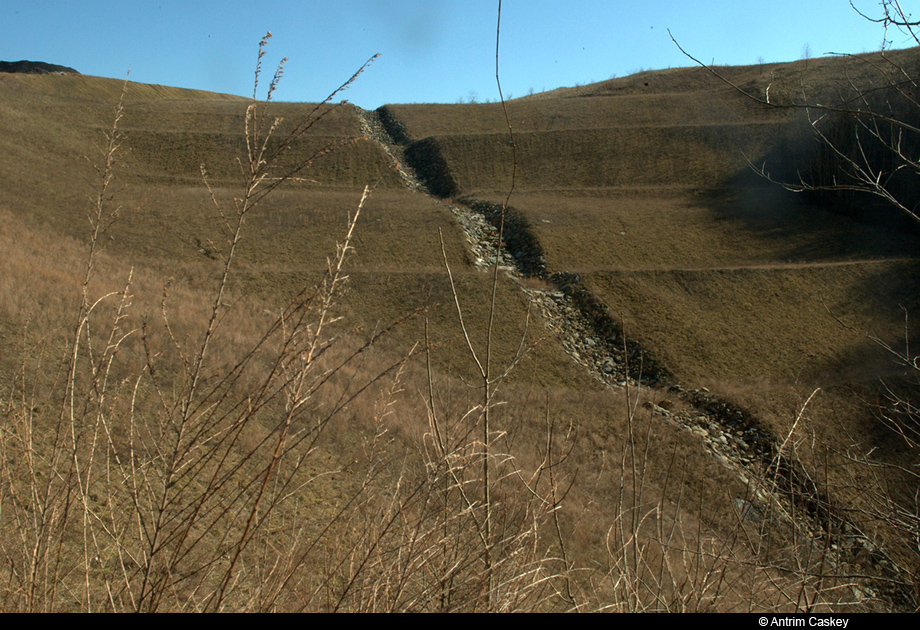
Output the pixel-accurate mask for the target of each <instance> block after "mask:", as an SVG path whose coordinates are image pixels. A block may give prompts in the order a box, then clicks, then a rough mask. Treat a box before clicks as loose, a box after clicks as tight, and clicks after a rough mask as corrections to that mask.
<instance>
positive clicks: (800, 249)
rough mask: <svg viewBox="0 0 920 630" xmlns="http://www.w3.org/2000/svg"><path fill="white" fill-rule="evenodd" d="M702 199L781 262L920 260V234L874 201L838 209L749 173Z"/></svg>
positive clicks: (703, 196)
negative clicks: (764, 245)
mask: <svg viewBox="0 0 920 630" xmlns="http://www.w3.org/2000/svg"><path fill="white" fill-rule="evenodd" d="M867 197H868V196H867ZM698 200H699V203H701V204H703V205H704V206H705V207H706V208H708V209H709V210H710V211H711V212H712V214H713V217H714V218H715V219H716V220H718V221H722V222H730V223H732V224H734V225H735V226H737V227H738V228H740V229H742V230H744V231H745V232H747V233H748V234H749V235H750V236H751V237H752V238H755V239H763V240H767V241H769V243H768V245H769V249H770V250H771V251H774V252H776V257H777V262H793V263H807V262H823V261H828V262H830V261H845V260H871V259H879V258H918V257H920V229H918V228H917V227H916V226H914V225H912V224H909V223H908V221H907V220H906V219H904V218H902V217H901V216H900V214H899V213H898V212H897V211H896V210H895V209H893V208H890V207H887V206H883V205H880V204H878V203H875V202H874V201H873V200H871V199H866V200H865V201H866V203H865V205H864V206H862V207H861V208H860V207H852V206H851V207H848V208H843V207H839V208H835V206H834V205H833V204H831V203H827V202H822V201H820V200H818V199H815V198H814V197H813V196H811V195H809V194H808V193H795V192H790V191H788V190H786V189H784V188H783V187H782V186H780V185H779V184H774V183H771V182H769V181H767V180H765V179H764V178H763V177H761V176H760V175H758V174H757V173H755V172H753V171H747V172H742V173H739V174H738V175H736V176H735V177H733V178H731V179H730V180H729V181H727V182H726V183H725V185H724V186H723V187H721V188H719V189H715V190H711V191H707V192H704V193H701V196H700V197H698Z"/></svg>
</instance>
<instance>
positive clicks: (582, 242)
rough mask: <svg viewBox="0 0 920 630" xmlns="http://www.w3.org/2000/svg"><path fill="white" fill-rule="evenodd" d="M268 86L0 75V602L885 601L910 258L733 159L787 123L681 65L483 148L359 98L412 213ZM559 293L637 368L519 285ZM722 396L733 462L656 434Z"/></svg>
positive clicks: (560, 105) (356, 128)
mask: <svg viewBox="0 0 920 630" xmlns="http://www.w3.org/2000/svg"><path fill="white" fill-rule="evenodd" d="M264 44H265V42H264V41H263V45H264ZM260 52H261V48H260ZM908 54H913V55H916V51H910V52H909V53H908ZM260 61H261V54H260ZM823 61H824V60H817V61H816V60H812V61H811V62H810V63H809V65H808V72H807V73H804V68H803V67H802V66H801V65H799V64H789V65H777V66H775V67H766V68H765V67H763V66H760V67H752V68H739V69H732V70H731V71H730V72H728V71H727V73H728V74H730V75H731V77H732V80H733V81H734V82H735V83H737V84H739V85H744V86H746V87H747V88H748V89H749V90H750V91H751V92H752V93H757V92H758V91H763V90H764V89H765V86H766V85H767V84H768V82H769V81H770V80H771V78H772V80H774V81H776V80H777V77H780V78H781V79H782V80H785V81H786V82H787V83H788V84H789V85H793V84H794V85H796V86H798V85H801V81H802V80H804V79H803V77H804V78H805V79H807V80H808V81H812V82H813V83H814V84H815V85H817V86H819V87H820V86H822V85H831V84H832V83H833V81H834V77H836V76H839V73H840V67H839V66H836V65H834V63H833V62H831V61H828V62H827V63H826V64H823ZM822 64H823V65H822ZM257 76H258V75H257ZM277 78H278V75H276V77H275V80H272V81H271V82H270V84H269V87H267V88H265V87H264V84H265V79H264V77H262V81H263V95H264V94H266V90H267V96H268V98H267V99H265V98H264V96H263V100H262V101H261V102H260V101H257V100H255V99H253V100H251V101H250V100H245V99H238V98H236V97H226V96H221V95H213V94H206V93H198V92H190V91H183V90H176V89H171V88H162V87H160V86H143V85H138V84H133V83H125V84H123V85H122V84H120V83H118V82H114V81H108V80H103V79H96V78H92V77H79V76H64V77H60V76H19V75H8V76H0V79H2V80H0V90H3V91H4V94H5V98H4V99H3V100H2V102H0V108H2V114H3V116H2V121H3V122H2V124H3V125H4V127H5V128H4V130H3V131H4V132H3V133H2V134H0V142H2V143H3V146H2V149H3V154H4V155H6V156H8V157H6V158H3V161H2V162H0V171H2V173H3V176H4V179H5V181H9V182H10V185H9V187H8V188H7V190H6V192H5V194H4V197H3V199H0V243H2V249H3V251H4V252H5V255H4V257H3V259H2V260H0V265H2V269H0V274H2V277H3V278H4V279H5V280H4V283H3V285H2V287H0V292H2V296H0V297H2V300H0V304H2V306H0V308H2V310H0V343H2V351H0V374H2V378H3V380H2V383H3V386H2V390H0V392H2V403H0V404H2V407H0V422H2V433H0V484H2V485H0V488H2V490H0V492H2V495H0V501H2V503H0V555H2V559H3V571H2V572H0V607H2V609H3V610H5V611H52V610H93V611H97V610H142V611H165V610H266V611H268V610H354V611H369V610H376V611H380V610H387V611H390V610H394V611H395V610H450V611H469V610H536V611H548V610H631V611H639V610H672V611H747V610H786V611H788V610H814V611H826V610H866V609H870V610H873V609H874V610H891V609H898V610H904V609H909V608H911V607H915V606H916V601H917V593H916V591H915V590H912V589H915V588H916V584H915V583H914V584H912V583H911V580H914V581H915V580H916V575H917V573H916V571H917V566H918V565H917V549H916V548H915V541H913V540H912V539H910V537H909V535H910V532H911V531H913V532H916V528H915V520H911V519H913V518H914V517H913V515H912V514H913V513H912V512H911V510H912V509H914V508H915V507H916V496H915V490H916V488H915V480H916V476H915V474H914V473H913V472H912V471H913V468H912V467H914V466H915V465H916V457H917V450H916V449H915V448H912V446H913V445H914V444H915V443H916V442H915V435H912V434H910V433H909V432H905V427H907V430H908V431H909V428H910V427H911V426H915V425H911V424H910V423H909V421H910V420H911V419H912V418H911V414H910V413H908V414H907V421H906V422H905V423H902V424H895V425H894V426H895V428H897V429H899V430H900V431H901V433H900V434H898V433H891V432H888V431H884V432H883V431H881V430H880V428H884V423H883V422H882V421H881V420H880V415H882V416H883V417H889V418H890V417H891V415H890V414H887V415H885V414H884V412H885V411H886V410H887V406H886V405H887V399H886V398H885V396H884V395H885V394H886V393H889V394H890V393H895V394H901V393H903V392H905V391H909V390H908V389H907V388H909V387H910V386H911V385H912V384H911V383H910V381H909V379H905V378H904V377H903V374H902V373H903V371H904V370H903V365H902V367H901V368H892V367H891V363H890V362H889V361H888V359H887V358H886V357H884V356H882V355H881V354H879V352H877V350H876V348H877V346H876V345H875V344H873V342H872V340H871V339H866V335H865V332H866V331H872V334H873V335H874V337H873V338H874V339H876V340H881V341H882V342H883V343H885V344H888V347H889V348H897V346H896V344H897V343H898V342H899V340H900V339H901V338H903V337H904V335H905V333H906V334H907V336H908V338H909V336H910V335H911V333H912V332H913V330H912V323H911V322H912V320H911V319H908V320H907V330H906V331H905V319H904V311H903V310H902V309H901V307H903V308H904V309H907V310H908V311H909V310H910V309H911V308H912V307H913V306H914V304H915V300H916V295H917V291H916V287H915V286H914V280H913V278H915V274H914V273H913V271H914V270H915V269H914V267H916V264H917V263H916V261H915V258H916V254H917V251H916V250H917V245H916V243H917V241H916V236H915V234H913V233H911V232H909V231H906V230H905V229H904V228H903V227H902V226H900V225H898V224H897V222H896V221H888V220H885V221H877V220H875V219H876V217H875V216H871V215H870V216H866V215H858V214H857V215H853V214H850V215H844V214H840V213H838V212H835V211H834V210H833V209H832V208H828V207H825V206H822V205H821V204H819V203H818V202H817V201H815V200H813V199H805V200H803V199H801V198H800V197H793V196H792V195H791V193H790V194H786V193H785V192H784V191H782V190H780V189H778V188H774V187H771V186H769V185H768V184H767V183H766V182H764V181H763V180H762V179H760V178H756V177H750V176H747V175H744V174H742V173H744V172H746V169H747V159H751V160H754V161H757V160H761V159H768V160H769V159H772V158H774V157H775V156H777V155H781V156H784V157H786V158H788V159H790V160H806V161H807V160H808V156H809V155H810V154H809V152H808V151H807V150H805V149H803V148H802V147H807V146H808V144H807V143H808V141H809V140H808V139H807V138H808V137H807V136H803V135H802V133H801V131H802V130H801V128H800V127H798V126H797V122H796V117H795V115H794V114H792V113H790V112H789V111H787V110H780V111H775V110H772V109H769V108H763V107H758V106H756V104H753V103H751V102H750V101H749V100H748V99H746V98H745V97H744V96H743V95H741V94H739V93H738V92H737V91H735V90H733V89H731V88H730V87H727V86H725V85H723V84H720V83H719V82H718V81H717V80H715V79H714V78H713V77H711V75H709V73H707V72H706V71H705V70H703V69H684V70H675V71H664V72H660V73H646V74H643V75H641V76H636V77H627V78H625V79H618V80H613V81H609V82H604V83H602V84H597V85H594V86H586V87H583V88H577V89H576V90H575V91H574V92H572V93H568V92H563V93H560V94H549V95H540V97H539V98H538V97H533V98H525V99H520V100H517V101H513V102H511V103H509V112H510V118H511V123H512V125H513V127H514V130H515V136H514V138H515V139H514V143H513V144H512V145H509V143H508V136H507V123H506V121H505V119H504V116H503V115H502V113H501V106H500V105H498V104H496V105H463V106H408V105H406V106H388V107H387V108H386V110H385V114H386V116H387V117H388V119H389V120H391V121H396V122H397V123H398V124H399V126H400V128H401V130H402V133H403V134H404V137H403V138H402V139H401V141H403V142H405V143H406V144H407V146H408V147H412V146H415V147H416V149H418V151H416V153H415V154H416V155H422V156H423V157H425V158H426V159H430V160H432V161H433V162H436V163H437V164H440V165H443V167H444V169H442V170H441V171H437V170H435V171H432V172H434V173H435V175H434V177H442V178H446V177H449V179H450V181H449V182H444V181H440V182H438V181H431V180H429V187H432V186H431V184H439V183H440V184H443V186H441V187H440V188H437V186H435V187H433V189H437V190H442V191H443V190H449V191H450V195H448V197H452V198H453V199H446V200H441V201H439V200H437V199H435V198H434V197H432V196H429V195H426V194H424V193H422V192H413V191H410V190H408V189H406V188H404V186H403V183H402V182H401V180H400V177H399V175H398V173H397V172H396V171H395V170H394V169H393V168H392V167H391V164H392V162H391V159H390V158H389V157H388V155H387V153H386V151H385V150H384V147H383V146H382V145H380V144H378V143H376V142H374V141H372V140H371V139H369V138H367V137H363V134H362V128H361V113H360V112H358V111H357V110H356V109H355V108H352V107H351V106H348V105H342V106H332V105H331V104H330V103H331V101H329V102H327V103H323V104H320V105H318V106H316V107H314V106H308V105H293V104H275V103H271V102H270V101H271V96H272V95H273V93H274V89H275V87H276V86H277ZM257 87H258V84H257ZM773 93H774V95H775V94H781V93H782V91H781V90H780V89H778V88H777V87H774V88H773ZM266 100H267V101H269V102H265V101H266ZM116 102H118V103H119V105H118V107H117V108H116V109H115V111H114V114H113V111H112V105H113V104H114V103H116ZM278 117H283V118H284V120H283V121H280V122H276V120H277V119H278ZM113 121H114V123H113ZM394 140H399V139H394ZM416 141H423V142H422V144H420V145H414V144H413V143H415V142H416ZM739 148H741V149H742V150H743V153H742V152H741V151H739V150H738V149H739ZM422 149H424V151H422ZM512 150H514V151H515V152H517V154H518V155H517V157H518V160H517V163H518V167H519V169H520V171H519V173H518V174H517V191H516V193H515V197H514V198H513V205H514V208H513V209H512V210H513V212H514V216H515V217H516V221H518V222H519V223H515V226H517V227H516V229H517V228H520V229H521V230H526V231H527V233H528V235H530V236H532V237H533V238H534V239H535V241H536V242H537V243H538V244H539V248H540V256H542V257H543V261H544V262H545V273H543V272H542V271H541V272H540V274H532V275H530V277H527V276H528V275H529V273H530V269H529V268H526V267H522V266H521V264H520V262H519V261H520V260H522V259H524V258H526V257H524V256H518V257H517V260H518V263H515V264H513V265H509V268H508V269H507V270H506V269H505V268H502V267H500V266H498V265H494V266H492V267H490V272H489V273H482V272H481V271H478V270H477V269H478V267H477V263H478V262H480V261H477V260H476V257H475V255H474V254H473V253H471V251H470V249H469V248H468V247H467V245H468V243H467V240H468V239H470V238H471V237H470V236H469V234H467V233H465V232H464V231H463V230H462V229H461V227H460V225H459V224H458V223H457V221H456V220H455V218H454V214H453V213H454V211H453V210H451V207H450V205H449V204H450V203H454V202H455V201H456V203H455V204H454V207H457V205H458V204H460V201H461V200H465V201H466V203H467V204H469V203H470V200H477V199H478V200H485V201H489V202H494V203H497V204H501V203H502V201H503V200H504V198H505V196H506V194H507V187H508V175H509V173H508V165H509V164H511V163H512V161H513V160H512V154H511V151H512ZM84 154H90V155H91V156H92V157H91V160H90V163H86V162H85V161H84V160H83V159H82V157H83V155H84ZM407 154H408V155H412V151H408V152H407ZM745 156H746V157H745ZM746 158H747V159H746ZM202 166H203V168H202ZM418 170H420V171H422V170H424V169H422V168H419V169H418ZM87 180H88V182H89V183H87ZM282 184H283V185H282ZM460 205H462V204H460ZM509 212H510V210H509ZM85 218H88V219H89V221H88V223H87V222H86V220H85ZM499 227H501V225H499ZM508 242H509V243H510V242H511V241H508ZM494 246H495V247H499V248H500V247H505V249H510V248H509V247H508V246H507V245H503V244H502V243H501V241H500V239H499V240H497V241H496V242H495V243H494ZM506 254H508V255H510V256H511V257H512V258H513V257H514V254H515V252H513V251H511V252H506ZM496 259H500V257H499V256H494V257H493V258H492V260H493V261H494V260H496ZM506 260H507V258H506ZM541 269H542V268H541ZM522 270H523V273H522ZM506 271H509V272H510V273H506ZM563 273H564V274H569V275H560V274H563ZM575 276H577V278H578V281H577V284H578V286H579V287H580V289H579V290H584V291H587V292H588V293H589V294H590V295H591V296H593V299H595V300H596V302H597V303H598V304H600V305H601V307H603V308H605V309H606V311H607V314H608V315H609V317H610V319H611V320H612V321H614V324H615V325H616V326H617V327H618V328H617V330H618V333H617V336H615V337H614V336H610V337H609V338H604V339H602V342H603V343H604V344H609V345H610V347H611V348H612V349H613V351H616V350H617V348H619V347H622V348H623V353H622V354H623V355H626V358H625V359H624V361H625V362H626V363H631V364H632V368H631V369H632V372H630V373H633V374H638V375H640V376H639V378H637V379H632V380H630V379H623V381H622V382H623V385H622V386H613V387H611V386H610V382H609V381H608V382H607V383H604V382H601V381H599V380H597V379H596V378H594V377H592V376H591V372H590V371H588V370H585V369H584V366H583V364H582V363H579V362H578V360H577V359H576V360H573V358H574V357H573V355H572V354H571V353H572V346H571V344H570V343H569V342H568V338H567V337H566V334H565V333H564V332H562V333H560V332H558V331H556V330H554V329H550V328H546V327H545V326H544V323H543V322H542V321H540V320H541V317H542V316H541V313H540V311H539V309H538V308H536V307H534V306H533V305H532V294H529V293H525V292H522V291H521V288H520V286H521V285H524V287H525V288H526V289H528V290H530V291H537V292H539V293H540V294H542V295H550V294H553V295H555V294H565V291H566V290H568V287H569V286H570V285H574V284H575V281H573V280H572V277H575ZM561 278H567V279H568V280H566V282H569V283H570V284H569V285H563V282H562V281H561V280H560V279H561ZM571 304H572V306H571V307H570V308H572V310H573V311H575V310H578V308H579V306H578V304H577V303H576V302H572V303H571ZM573 317H574V316H573ZM573 321H574V320H573ZM841 323H842V324H846V327H844V326H842V325H841ZM592 334H594V333H593V332H592ZM624 339H628V340H629V342H630V343H632V341H633V340H638V341H639V342H640V345H641V346H642V348H643V349H644V354H642V353H640V354H634V353H631V352H630V351H629V348H627V347H626V346H627V344H626V342H624ZM630 347H631V346H630ZM907 356H908V357H909V356H910V355H909V352H907ZM645 361H647V362H648V363H644V362H645ZM652 362H654V363H655V364H656V365H661V366H663V367H664V368H665V371H664V372H662V374H661V376H660V378H659V379H658V380H657V381H654V382H653V381H650V380H648V379H643V378H642V377H641V373H642V370H643V369H644V368H646V367H647V365H651V364H652ZM879 376H882V377H884V387H885V389H882V390H880V389H879V386H878V380H877V379H878V377H879ZM614 385H615V383H614ZM704 388H705V389H704ZM819 390H820V391H819ZM815 392H817V393H815ZM707 396H708V397H707ZM901 399H902V400H903V399H904V397H903V395H902V396H901ZM713 400H715V401H718V404H721V405H723V408H728V409H732V410H739V411H737V413H739V414H742V416H743V417H744V418H745V420H744V422H745V423H746V424H745V425H743V427H742V426H740V425H739V426H738V427H737V428H738V430H739V431H740V430H741V429H742V428H743V429H744V430H745V431H750V430H751V427H753V428H755V429H756V430H757V432H758V434H760V435H762V436H764V437H763V443H765V444H766V443H769V444H770V447H769V448H767V449H761V450H760V451H759V452H758V455H757V457H752V458H749V459H750V461H751V462H753V463H751V464H746V463H743V462H740V461H739V460H735V459H733V458H732V457H731V456H728V455H725V453H726V452H727V451H722V450H720V447H719V446H718V444H719V436H720V435H722V434H721V431H722V425H719V424H717V423H712V424H710V425H708V428H707V426H703V425H700V424H697V425H692V423H691V425H687V424H682V423H683V422H684V421H685V420H687V419H691V420H693V421H694V422H698V423H699V422H702V421H701V420H699V418H704V420H705V418H709V417H710V416H706V415H705V413H704V412H705V409H704V407H705V406H706V405H707V404H708V405H710V406H711V405H713V404H716V403H713V402H712V401H713ZM701 401H708V402H706V403H705V404H703V403H702V402H701ZM867 402H874V403H875V408H874V409H873V408H872V407H871V406H870V405H867V404H866V403H867ZM726 405H727V407H726ZM879 411H882V412H883V414H880V413H879ZM911 411H913V409H912V407H911V408H909V409H908V412H911ZM694 419H695V420H694ZM707 422H708V420H707ZM751 423H755V424H751ZM688 426H693V427H695V428H693V429H688ZM889 428H890V427H889ZM745 435H747V434H745ZM722 437H723V438H724V436H722ZM729 437H732V436H731V435H729ZM735 437H737V436H735ZM735 437H733V438H732V439H735ZM745 439H747V437H745ZM753 444H754V442H751V445H753ZM758 445H759V443H758ZM758 448H759V446H758ZM869 451H872V452H873V457H874V459H872V460H871V461H869V460H867V459H866V453H867V452H869ZM745 461H747V460H745ZM788 462H792V463H793V464H795V466H801V469H799V468H796V469H795V472H794V474H792V473H789V472H788V467H789V466H791V465H792V464H788ZM781 463H782V465H780V464H781ZM864 464H871V465H869V466H866V465H864ZM799 471H800V472H799ZM789 480H793V481H795V484H791V483H790V481H789ZM912 484H913V485H912ZM867 488H868V489H869V490H868V491H867ZM809 493H810V494H809ZM899 519H900V520H899ZM912 527H913V528H914V529H913V530H912V529H911V528H912ZM867 567H868V568H867Z"/></svg>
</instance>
